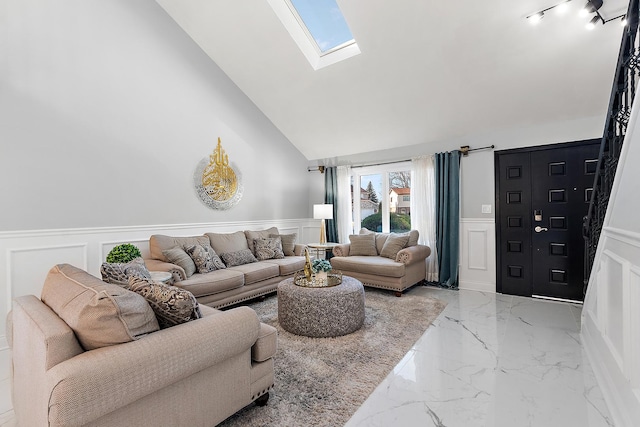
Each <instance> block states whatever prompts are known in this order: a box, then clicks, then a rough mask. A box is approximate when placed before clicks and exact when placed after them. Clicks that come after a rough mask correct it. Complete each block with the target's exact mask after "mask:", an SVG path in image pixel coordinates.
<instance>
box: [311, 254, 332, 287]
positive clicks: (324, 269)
mask: <svg viewBox="0 0 640 427" xmlns="http://www.w3.org/2000/svg"><path fill="white" fill-rule="evenodd" d="M311 271H313V273H314V275H315V276H316V279H317V280H318V281H323V282H326V281H327V273H328V272H329V271H331V263H330V262H329V261H327V260H326V259H314V260H313V263H312V264H311Z"/></svg>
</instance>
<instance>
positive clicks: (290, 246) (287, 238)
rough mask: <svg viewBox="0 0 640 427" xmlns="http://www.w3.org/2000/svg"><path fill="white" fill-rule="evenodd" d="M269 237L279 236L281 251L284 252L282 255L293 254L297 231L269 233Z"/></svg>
mask: <svg viewBox="0 0 640 427" xmlns="http://www.w3.org/2000/svg"><path fill="white" fill-rule="evenodd" d="M269 237H280V240H281V241H282V252H284V255H285V256H295V254H296V252H295V250H296V240H297V239H298V233H292V234H270V235H269Z"/></svg>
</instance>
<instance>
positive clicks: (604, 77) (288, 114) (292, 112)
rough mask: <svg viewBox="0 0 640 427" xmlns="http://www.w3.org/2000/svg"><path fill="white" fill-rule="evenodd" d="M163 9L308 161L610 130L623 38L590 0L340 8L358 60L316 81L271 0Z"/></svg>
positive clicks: (372, 0) (610, 10) (359, 1)
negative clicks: (592, 23)
mask: <svg viewBox="0 0 640 427" xmlns="http://www.w3.org/2000/svg"><path fill="white" fill-rule="evenodd" d="M156 1H157V2H158V3H159V4H160V5H161V6H162V7H163V8H164V9H165V10H166V11H167V13H168V14H169V15H170V16H171V17H172V18H173V19H174V20H175V21H176V22H177V23H178V24H179V25H180V26H181V27H182V28H183V29H184V30H185V32H186V33H188V34H189V35H190V36H191V37H192V38H193V40H194V41H195V42H196V43H198V45H199V46H200V47H201V48H202V49H203V50H204V51H205V52H206V53H207V54H208V55H209V56H210V57H211V59H212V60H213V61H215V62H216V64H218V66H220V68H221V69H222V70H223V71H224V72H225V73H226V74H227V75H228V76H229V77H230V78H231V80H232V81H233V82H234V83H235V84H236V85H237V86H238V87H239V88H240V89H241V90H242V91H243V92H244V93H245V94H246V95H247V96H248V97H249V98H250V99H251V100H252V101H253V102H254V103H255V104H256V105H257V106H258V108H260V109H261V110H262V111H263V112H264V114H265V115H266V116H267V117H268V118H269V119H270V120H271V121H272V122H273V123H274V125H275V126H276V127H278V129H280V131H281V132H282V133H283V134H284V135H285V136H286V137H287V138H288V139H289V140H290V141H291V142H292V143H293V144H294V145H295V146H296V147H297V148H298V149H299V150H300V151H301V152H302V153H303V154H304V155H305V156H306V157H307V159H308V160H314V159H322V158H330V157H337V156H346V155H352V154H357V153H362V152H369V151H376V150H383V149H389V148H393V147H402V146H409V145H415V144H429V143H435V142H439V141H443V140H448V139H454V138H459V137H461V136H465V135H469V134H473V133H478V132H488V131H491V130H502V129H510V128H513V127H518V126H529V125H536V124H545V123H553V122H558V121H564V120H572V119H579V118H585V117H597V116H600V117H602V120H604V114H605V113H606V110H607V106H608V101H609V94H610V91H611V85H612V79H613V73H614V70H615V65H616V59H617V56H618V49H619V44H620V39H621V34H622V27H621V26H620V25H619V24H618V21H617V20H616V21H613V22H610V23H607V24H606V25H604V26H603V25H598V26H597V27H596V28H595V29H594V30H592V31H587V30H585V23H586V21H587V20H588V19H587V18H581V17H579V16H578V10H579V9H580V8H581V7H582V6H583V5H584V0H573V1H570V2H569V6H570V7H569V10H568V12H567V13H565V14H564V15H557V14H555V13H552V12H553V10H552V11H549V12H548V13H547V14H546V17H545V18H544V19H543V20H542V22H541V23H540V24H539V25H537V26H532V25H530V24H529V23H528V22H527V19H525V18H526V16H528V15H530V14H532V13H534V12H537V11H539V10H542V9H545V8H547V7H549V6H552V5H554V4H557V3H559V2H560V0H519V1H514V0H491V1H478V0H457V1H451V0H449V1H431V0H430V1H426V0H401V1H388V0H338V4H339V6H340V8H341V9H342V12H343V14H344V15H345V18H346V20H347V22H348V24H349V26H350V27H351V30H352V33H353V35H354V37H355V39H356V41H357V43H358V46H359V48H360V50H361V54H359V55H357V56H355V57H352V58H349V59H347V60H344V61H342V62H339V63H337V64H334V65H331V66H328V67H326V68H322V69H319V70H313V68H312V67H311V65H310V64H309V62H308V61H307V60H306V58H305V57H304V56H303V54H302V52H301V51H300V50H299V48H298V46H297V45H296V44H295V42H294V41H293V39H292V38H291V36H290V35H289V33H288V32H287V30H286V29H285V28H284V26H283V25H282V23H281V22H280V20H279V19H278V17H277V16H276V14H275V13H274V11H273V10H272V8H271V7H270V5H269V3H268V2H267V0H253V1H248V0H242V1H227V0H156ZM627 5H628V1H626V0H605V2H604V6H603V7H602V8H601V9H600V12H601V14H602V15H603V17H604V18H605V19H608V18H612V17H614V16H618V15H620V14H623V13H624V12H625V11H626V9H627ZM603 123H604V121H603Z"/></svg>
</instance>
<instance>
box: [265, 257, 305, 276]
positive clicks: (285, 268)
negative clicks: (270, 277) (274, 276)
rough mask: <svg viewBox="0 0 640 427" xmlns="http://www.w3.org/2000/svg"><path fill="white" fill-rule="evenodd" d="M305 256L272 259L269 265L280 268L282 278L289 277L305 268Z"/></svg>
mask: <svg viewBox="0 0 640 427" xmlns="http://www.w3.org/2000/svg"><path fill="white" fill-rule="evenodd" d="M304 261H305V260H304V257H303V256H286V257H284V258H282V259H270V260H269V264H276V265H278V267H280V276H288V275H290V274H293V273H295V272H296V271H298V270H302V269H303V268H304Z"/></svg>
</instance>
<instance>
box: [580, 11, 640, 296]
mask: <svg viewBox="0 0 640 427" xmlns="http://www.w3.org/2000/svg"><path fill="white" fill-rule="evenodd" d="M638 5H639V0H631V1H630V2H629V9H628V11H627V27H626V28H625V31H624V33H623V35H622V43H621V45H620V53H619V55H618V65H617V67H616V72H615V78H614V82H613V89H612V91H611V98H610V100H609V111H608V113H607V119H606V122H605V130H604V135H603V136H602V142H601V144H600V154H599V156H598V164H597V167H596V173H595V178H594V183H593V191H592V193H591V201H590V203H589V210H588V213H587V215H586V216H585V217H584V219H583V225H582V234H583V237H584V241H585V248H584V249H585V251H584V257H585V262H584V291H585V293H586V290H587V285H588V283H589V276H590V275H591V269H592V267H593V263H594V260H595V256H596V249H597V247H598V240H599V239H600V233H601V232H602V225H603V224H604V217H605V214H606V212H607V205H608V203H609V195H610V194H611V188H612V187H613V179H614V177H615V174H616V168H617V167H618V159H619V158H620V152H621V150H622V142H623V141H624V136H625V134H626V131H627V125H628V123H629V117H630V115H631V107H632V104H633V99H634V97H635V94H636V87H637V84H638V80H639V78H640V47H639V46H638V43H639V42H640V38H638V37H637V36H638V15H639V10H638Z"/></svg>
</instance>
